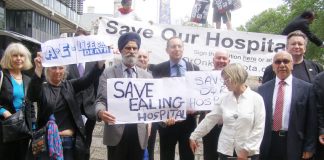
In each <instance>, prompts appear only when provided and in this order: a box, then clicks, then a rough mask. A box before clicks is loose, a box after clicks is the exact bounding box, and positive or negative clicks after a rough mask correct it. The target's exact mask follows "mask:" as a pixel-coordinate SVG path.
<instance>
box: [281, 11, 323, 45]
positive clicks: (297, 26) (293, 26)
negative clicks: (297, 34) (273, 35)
mask: <svg viewBox="0 0 324 160" xmlns="http://www.w3.org/2000/svg"><path fill="white" fill-rule="evenodd" d="M296 30H300V31H302V32H303V33H304V34H306V36H307V37H308V39H309V40H310V41H312V42H313V43H314V44H316V45H317V46H321V45H322V44H323V41H322V40H320V39H319V38H317V37H316V36H315V35H314V34H313V33H312V32H311V31H310V30H309V22H308V20H307V19H305V18H302V17H297V18H296V19H294V20H293V21H292V22H290V23H289V24H288V25H287V26H286V28H285V29H284V30H283V31H282V33H281V34H282V35H288V34H289V33H290V32H293V31H296Z"/></svg>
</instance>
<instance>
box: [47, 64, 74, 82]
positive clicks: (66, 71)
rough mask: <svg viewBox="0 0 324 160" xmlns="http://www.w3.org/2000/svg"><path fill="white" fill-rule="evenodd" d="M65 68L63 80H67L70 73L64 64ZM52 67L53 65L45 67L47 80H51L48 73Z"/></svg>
mask: <svg viewBox="0 0 324 160" xmlns="http://www.w3.org/2000/svg"><path fill="white" fill-rule="evenodd" d="M53 67H58V66H53ZM62 67H63V68H64V76H63V79H62V80H65V79H66V77H67V75H68V74H69V72H68V70H67V66H62ZM49 68H51V67H45V69H44V74H45V78H46V81H47V82H49V75H48V69H49Z"/></svg>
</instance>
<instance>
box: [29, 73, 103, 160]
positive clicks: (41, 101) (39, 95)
mask: <svg viewBox="0 0 324 160" xmlns="http://www.w3.org/2000/svg"><path fill="white" fill-rule="evenodd" d="M102 72H103V69H98V68H97V67H94V68H93V70H92V71H91V72H90V73H88V74H86V75H85V76H83V77H82V78H80V79H73V80H64V81H62V83H61V84H60V88H61V90H60V93H61V95H62V97H63V98H64V100H65V101H66V103H67V106H68V107H69V110H70V111H71V113H72V116H73V121H74V123H75V124H76V127H77V128H76V129H75V138H76V141H75V151H74V152H75V158H76V159H80V160H83V159H85V156H84V154H88V153H89V149H87V147H86V146H85V138H86V137H85V135H86V134H85V128H84V124H83V120H82V117H81V110H80V108H79V107H78V105H77V102H76V99H75V95H76V93H78V92H80V91H82V90H83V89H85V88H87V87H88V86H89V85H90V84H91V82H93V81H94V79H96V78H98V77H99V76H100V75H101V73H102ZM50 92H51V85H50V84H49V83H47V82H44V83H43V79H42V78H39V77H38V76H36V75H34V77H33V78H32V80H31V84H30V87H29V90H28V97H29V98H30V100H31V101H33V102H34V101H35V102H37V104H38V110H37V113H38V114H37V128H41V127H43V126H45V125H46V123H47V121H48V119H49V116H50V115H51V114H52V113H53V110H54V108H55V105H56V98H55V97H50V95H51V94H50Z"/></svg>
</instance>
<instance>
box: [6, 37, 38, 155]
mask: <svg viewBox="0 0 324 160" xmlns="http://www.w3.org/2000/svg"><path fill="white" fill-rule="evenodd" d="M0 63H1V67H2V70H3V82H2V86H1V90H0V119H1V121H3V120H6V119H8V118H9V117H10V116H11V115H12V114H14V113H16V112H18V111H19V110H20V109H22V106H23V104H24V101H25V100H26V99H25V96H26V91H27V88H28V85H29V82H30V78H29V77H28V76H27V75H25V74H24V73H23V71H24V70H28V69H30V68H32V66H33V65H32V63H31V54H30V52H29V50H28V49H27V48H26V47H25V46H24V45H22V44H21V43H11V44H10V45H9V46H8V47H7V48H6V50H5V51H4V54H3V57H2V59H1V62H0ZM24 110H25V112H26V114H25V115H26V117H27V125H28V126H29V128H31V124H32V121H34V119H35V111H34V108H33V107H32V106H31V105H25V108H24ZM1 128H2V126H1ZM29 140H30V137H24V138H21V139H17V140H15V141H12V142H3V137H2V135H0V159H1V160H12V159H25V157H26V154H27V149H28V143H29Z"/></svg>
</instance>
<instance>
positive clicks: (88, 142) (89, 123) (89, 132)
mask: <svg viewBox="0 0 324 160" xmlns="http://www.w3.org/2000/svg"><path fill="white" fill-rule="evenodd" d="M95 125H96V121H95V120H91V119H89V118H88V119H87V121H86V123H85V131H86V139H85V145H86V147H88V149H89V150H90V146H91V142H92V133H93V130H94V128H95ZM85 156H86V158H85V159H88V160H89V159H90V153H89V154H86V155H85Z"/></svg>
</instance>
